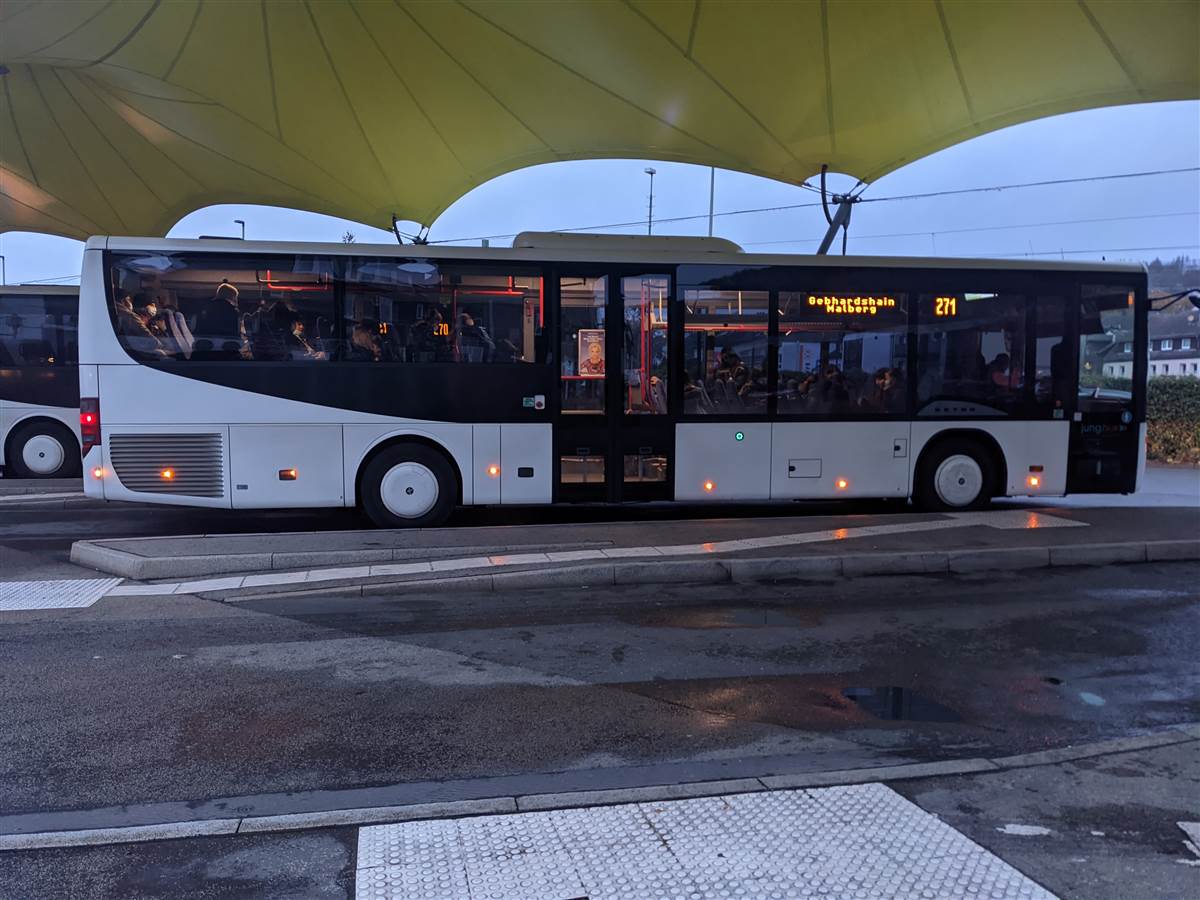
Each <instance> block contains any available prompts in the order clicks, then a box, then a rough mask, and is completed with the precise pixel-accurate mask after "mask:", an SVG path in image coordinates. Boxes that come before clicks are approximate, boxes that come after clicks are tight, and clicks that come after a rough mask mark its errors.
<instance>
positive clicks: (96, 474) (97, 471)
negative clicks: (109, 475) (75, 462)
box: [92, 466, 104, 478]
mask: <svg viewBox="0 0 1200 900" xmlns="http://www.w3.org/2000/svg"><path fill="white" fill-rule="evenodd" d="M92 477H93V478H103V477H104V470H103V469H102V468H100V467H99V466H96V468H94V469H92Z"/></svg>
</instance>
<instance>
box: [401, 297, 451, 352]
mask: <svg viewBox="0 0 1200 900" xmlns="http://www.w3.org/2000/svg"><path fill="white" fill-rule="evenodd" d="M411 340H412V350H413V359H414V360H415V361H416V362H453V361H454V346H453V344H452V343H451V339H450V329H449V327H447V324H446V322H445V319H444V318H443V316H442V311H441V310H440V309H438V308H437V307H436V306H431V307H429V309H428V310H427V311H426V313H425V316H424V317H423V318H422V319H421V320H420V321H418V322H416V323H415V324H414V325H413V327H412V334H411Z"/></svg>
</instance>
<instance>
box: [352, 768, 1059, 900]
mask: <svg viewBox="0 0 1200 900" xmlns="http://www.w3.org/2000/svg"><path fill="white" fill-rule="evenodd" d="M355 881H356V884H355V896H356V898H357V900H388V898H400V897H421V898H425V900H433V898H443V897H444V898H450V897H453V898H461V897H471V898H482V897H489V898H490V897H500V898H508V897H518V896H519V897H522V898H525V900H551V898H554V900H563V898H574V897H587V898H589V900H607V898H641V897H650V896H654V897H659V896H696V897H718V896H720V897H724V896H734V895H736V896H742V895H746V896H780V897H797V896H805V897H807V896H817V895H820V896H826V895H828V896H837V897H842V896H860V895H861V896H866V895H868V894H871V893H873V892H875V891H881V890H882V891H884V892H886V894H887V895H889V896H912V897H924V896H929V897H955V896H965V895H966V894H967V893H968V891H971V892H973V893H977V894H978V895H979V896H986V897H996V896H1001V897H1022V898H1052V897H1053V895H1051V894H1049V893H1047V892H1046V891H1045V890H1044V889H1043V888H1042V887H1040V886H1039V885H1038V884H1036V883H1035V882H1033V881H1031V880H1029V879H1028V878H1026V877H1025V876H1024V875H1022V874H1021V873H1020V872H1019V871H1017V870H1016V869H1015V868H1013V867H1012V866H1010V865H1009V864H1008V863H1006V862H1004V860H1002V859H1000V858H999V857H998V856H995V855H994V854H992V853H989V852H988V851H987V850H985V849H983V848H982V847H980V846H979V845H977V844H975V843H973V842H972V841H970V840H969V839H968V838H966V837H965V836H964V835H962V834H960V833H959V832H957V831H955V830H954V829H953V828H951V827H950V826H949V825H947V824H946V823H944V822H942V821H941V820H940V819H939V818H938V817H937V816H934V815H931V814H930V813H927V812H925V811H924V810H923V809H921V808H920V807H918V806H916V805H915V804H913V803H911V802H909V801H908V800H906V799H904V798H903V797H901V796H900V795H899V794H897V793H896V792H895V791H893V790H891V789H890V788H888V787H886V786H884V785H882V784H867V785H856V786H852V787H831V788H823V789H809V790H794V791H772V792H769V793H750V794H731V795H724V796H718V797H705V798H700V799H694V800H674V801H658V802H645V803H627V804H622V805H618V806H601V807H591V808H584V809H564V810H554V811H549V812H528V813H515V814H504V815H486V816H474V817H468V818H460V819H441V820H434V821H429V820H426V821H417V822H403V823H399V824H395V825H376V826H369V827H365V828H361V829H360V830H359V837H358V867H357V871H356V873H355Z"/></svg>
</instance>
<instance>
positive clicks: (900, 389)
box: [859, 368, 905, 413]
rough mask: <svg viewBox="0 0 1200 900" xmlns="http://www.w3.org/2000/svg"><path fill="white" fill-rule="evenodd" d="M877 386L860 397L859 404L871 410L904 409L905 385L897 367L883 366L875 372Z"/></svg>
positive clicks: (889, 411) (885, 411)
mask: <svg viewBox="0 0 1200 900" xmlns="http://www.w3.org/2000/svg"><path fill="white" fill-rule="evenodd" d="M873 381H874V385H875V388H874V390H873V391H871V393H870V394H868V395H866V396H862V397H859V406H860V407H862V408H863V409H865V410H869V411H870V412H879V413H900V412H903V411H904V401H905V398H904V386H903V384H902V382H901V376H900V372H899V370H897V369H888V368H883V369H879V370H877V371H876V372H875V375H874V379H873Z"/></svg>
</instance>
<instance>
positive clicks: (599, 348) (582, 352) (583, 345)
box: [579, 328, 604, 378]
mask: <svg viewBox="0 0 1200 900" xmlns="http://www.w3.org/2000/svg"><path fill="white" fill-rule="evenodd" d="M579 374H580V375H581V376H583V377H584V378H603V377H604V329H603V328H580V329H579Z"/></svg>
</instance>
